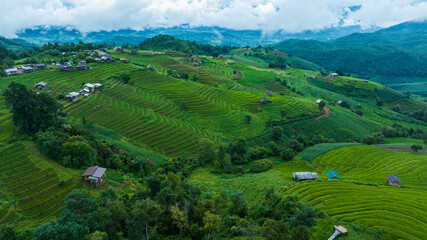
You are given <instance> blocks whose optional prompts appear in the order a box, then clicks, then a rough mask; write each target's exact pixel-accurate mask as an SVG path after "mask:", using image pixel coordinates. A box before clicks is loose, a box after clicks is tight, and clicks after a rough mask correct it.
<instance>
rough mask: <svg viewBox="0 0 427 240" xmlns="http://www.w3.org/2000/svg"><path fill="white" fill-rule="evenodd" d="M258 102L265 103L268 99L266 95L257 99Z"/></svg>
mask: <svg viewBox="0 0 427 240" xmlns="http://www.w3.org/2000/svg"><path fill="white" fill-rule="evenodd" d="M259 102H260V103H261V104H267V103H268V102H269V101H268V99H267V98H266V97H262V98H261V99H260V100H259Z"/></svg>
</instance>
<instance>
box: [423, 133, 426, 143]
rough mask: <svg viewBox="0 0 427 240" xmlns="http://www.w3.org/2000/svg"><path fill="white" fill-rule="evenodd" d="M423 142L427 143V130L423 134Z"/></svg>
mask: <svg viewBox="0 0 427 240" xmlns="http://www.w3.org/2000/svg"><path fill="white" fill-rule="evenodd" d="M423 142H424V144H425V145H427V132H425V133H424V135H423Z"/></svg>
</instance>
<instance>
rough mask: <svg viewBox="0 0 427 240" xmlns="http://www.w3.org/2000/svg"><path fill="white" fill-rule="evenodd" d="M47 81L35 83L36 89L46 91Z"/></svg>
mask: <svg viewBox="0 0 427 240" xmlns="http://www.w3.org/2000/svg"><path fill="white" fill-rule="evenodd" d="M46 85H47V83H45V82H38V83H36V85H34V89H36V90H40V91H44V88H45V87H46Z"/></svg>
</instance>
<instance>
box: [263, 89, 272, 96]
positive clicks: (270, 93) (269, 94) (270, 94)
mask: <svg viewBox="0 0 427 240" xmlns="http://www.w3.org/2000/svg"><path fill="white" fill-rule="evenodd" d="M264 93H265V94H267V96H270V97H271V96H273V95H274V93H273V92H271V91H268V90H265V91H264Z"/></svg>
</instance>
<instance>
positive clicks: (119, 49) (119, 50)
mask: <svg viewBox="0 0 427 240" xmlns="http://www.w3.org/2000/svg"><path fill="white" fill-rule="evenodd" d="M114 51H116V52H123V48H122V47H115V48H114Z"/></svg>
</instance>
